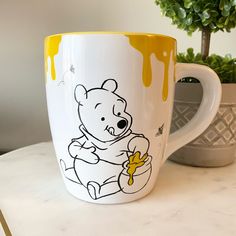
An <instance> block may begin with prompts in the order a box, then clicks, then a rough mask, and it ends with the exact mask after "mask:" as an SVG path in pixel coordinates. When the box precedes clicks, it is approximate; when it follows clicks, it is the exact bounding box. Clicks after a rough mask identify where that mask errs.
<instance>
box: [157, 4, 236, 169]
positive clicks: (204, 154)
mask: <svg viewBox="0 0 236 236" xmlns="http://www.w3.org/2000/svg"><path fill="white" fill-rule="evenodd" d="M156 4H157V5H159V6H160V8H161V10H162V13H163V14H164V15H165V16H167V17H170V18H171V19H172V23H173V24H175V25H177V27H178V28H180V29H183V30H185V31H187V33H188V34H189V35H191V34H192V33H193V32H195V31H196V30H199V31H201V34H202V37H201V53H197V54H195V53H194V51H193V49H191V48H190V49H188V50H187V52H186V53H179V54H178V55H177V61H179V62H184V63H198V64H203V65H207V66H209V67H211V68H212V69H213V70H215V72H216V73H217V74H218V76H219V78H220V80H221V83H222V100H221V105H220V108H219V111H218V113H217V115H216V117H215V119H214V120H213V122H212V123H211V125H210V126H209V127H208V129H207V130H206V131H205V132H204V133H203V134H201V135H200V136H199V137H198V138H196V139H195V140H194V141H192V142H191V143H189V144H187V145H186V146H184V147H183V148H181V149H179V150H178V151H177V152H175V153H174V154H173V155H172V156H171V157H170V159H171V160H173V161H176V162H178V163H182V164H187V165H192V166H205V167H216V166H224V165H227V164H230V163H232V162H233V161H234V159H235V152H236V58H232V57H231V56H230V55H226V56H220V55H216V54H212V55H209V49H210V39H211V34H212V33H215V32H217V31H226V32H230V30H231V29H232V28H234V27H235V26H236V0H207V1H206V0H182V1H181V0H178V1H174V0H156ZM201 97H202V89H201V85H200V84H199V83H197V80H196V79H195V78H183V79H182V81H181V82H180V83H177V86H176V96H175V104H174V111H173V118H172V127H171V130H172V131H175V130H177V129H179V128H180V127H182V126H183V125H185V124H186V123H187V122H188V121H189V120H190V119H191V118H192V117H193V115H194V114H195V113H196V111H197V109H198V107H199V105H200V102H201Z"/></svg>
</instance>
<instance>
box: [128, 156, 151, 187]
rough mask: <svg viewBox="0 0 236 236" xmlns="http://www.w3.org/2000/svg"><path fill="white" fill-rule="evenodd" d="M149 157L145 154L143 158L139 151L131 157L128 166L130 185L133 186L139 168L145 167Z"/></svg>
mask: <svg viewBox="0 0 236 236" xmlns="http://www.w3.org/2000/svg"><path fill="white" fill-rule="evenodd" d="M147 157H148V154H147V153H145V154H144V155H143V156H142V157H141V153H140V152H139V151H137V152H135V153H134V154H133V155H131V156H129V163H128V165H127V166H128V170H127V173H128V174H129V180H128V185H132V184H133V183H134V173H135V171H136V169H137V168H138V167H140V166H143V165H144V163H145V160H146V159H147Z"/></svg>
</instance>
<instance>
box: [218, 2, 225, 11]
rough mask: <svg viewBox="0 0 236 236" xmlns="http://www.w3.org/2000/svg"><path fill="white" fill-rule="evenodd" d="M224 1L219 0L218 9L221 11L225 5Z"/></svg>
mask: <svg viewBox="0 0 236 236" xmlns="http://www.w3.org/2000/svg"><path fill="white" fill-rule="evenodd" d="M225 2H226V0H220V5H219V9H220V10H221V11H223V10H224V5H225Z"/></svg>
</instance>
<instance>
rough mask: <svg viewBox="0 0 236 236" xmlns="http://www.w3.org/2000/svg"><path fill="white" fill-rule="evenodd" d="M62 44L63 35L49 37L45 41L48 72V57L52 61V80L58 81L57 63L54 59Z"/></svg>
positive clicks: (46, 68)
mask: <svg viewBox="0 0 236 236" xmlns="http://www.w3.org/2000/svg"><path fill="white" fill-rule="evenodd" d="M60 42H61V35H55V36H53V37H48V38H46V40H45V48H44V50H45V51H44V55H45V70H46V72H48V57H50V61H51V68H50V69H51V76H52V80H56V70H55V61H54V57H55V55H56V54H57V53H58V49H59V45H60Z"/></svg>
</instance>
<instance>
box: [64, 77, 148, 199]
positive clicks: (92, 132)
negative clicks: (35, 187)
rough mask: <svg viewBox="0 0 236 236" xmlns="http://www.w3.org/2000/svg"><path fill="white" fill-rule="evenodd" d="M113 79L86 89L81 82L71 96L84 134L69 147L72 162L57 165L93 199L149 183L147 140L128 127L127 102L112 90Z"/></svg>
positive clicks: (130, 120) (114, 85)
mask: <svg viewBox="0 0 236 236" xmlns="http://www.w3.org/2000/svg"><path fill="white" fill-rule="evenodd" d="M117 87H118V85H117V82H116V81H115V80H114V79H108V80H105V81H104V82H103V84H102V86H101V87H98V88H92V89H89V90H87V89H86V88H85V87H84V86H83V85H81V84H79V85H77V86H76V88H75V92H74V96H75V100H76V101H77V103H78V115H79V119H80V121H81V125H80V130H81V132H82V133H83V135H82V136H81V137H79V138H74V139H72V141H71V143H70V144H69V146H68V151H69V154H70V156H71V157H72V158H73V159H74V161H73V163H74V164H73V166H72V167H69V168H68V166H66V163H65V162H64V161H63V160H61V166H62V169H63V171H64V175H65V177H66V178H68V179H70V180H71V181H73V182H77V183H80V184H82V185H83V186H84V187H85V188H86V189H87V191H88V193H89V195H90V197H91V198H92V199H94V200H96V199H99V198H102V197H105V196H109V195H112V194H115V193H118V192H120V191H123V192H124V193H129V194H132V193H135V192H138V191H140V190H141V189H142V188H143V187H144V186H145V185H146V184H147V182H148V180H149V178H150V175H151V160H152V157H151V156H150V155H149V154H148V150H149V140H148V139H147V138H146V137H144V135H142V134H135V133H133V132H132V131H131V125H132V117H131V115H130V114H129V113H128V112H127V111H126V107H127V102H126V100H125V99H124V98H122V97H120V96H119V95H118V94H116V93H115V92H116V90H117Z"/></svg>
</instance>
